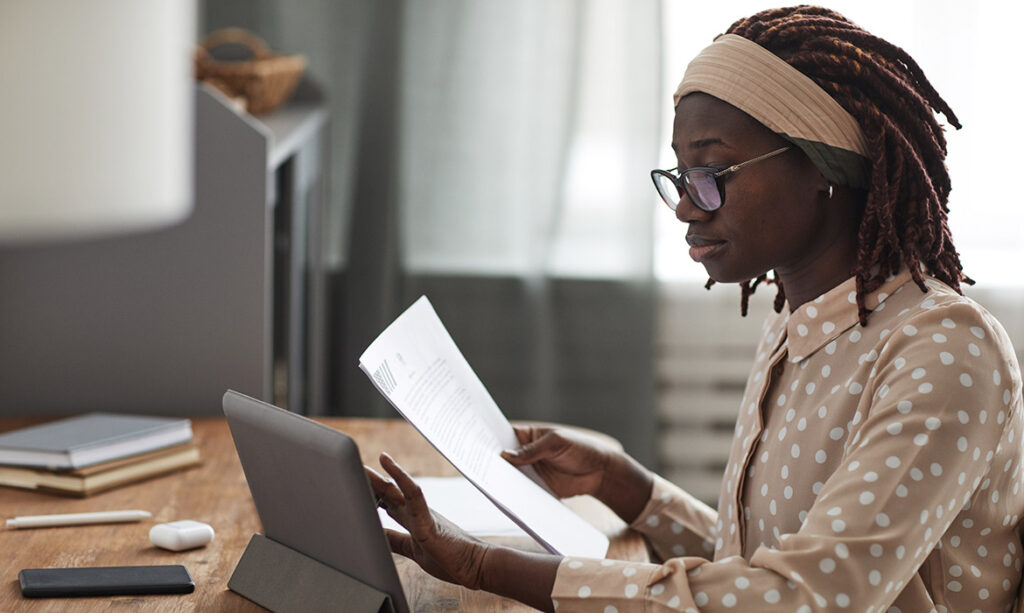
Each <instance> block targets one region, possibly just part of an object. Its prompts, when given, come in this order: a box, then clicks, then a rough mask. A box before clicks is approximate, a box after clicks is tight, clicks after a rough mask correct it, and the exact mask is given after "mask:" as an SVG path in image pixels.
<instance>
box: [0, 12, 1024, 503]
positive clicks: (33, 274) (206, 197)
mask: <svg viewBox="0 0 1024 613" xmlns="http://www.w3.org/2000/svg"><path fill="white" fill-rule="evenodd" d="M824 4H825V5H826V6H829V7H830V8H834V9H836V10H838V11H840V12H842V13H844V14H845V15H847V16H848V17H849V18H851V19H853V20H854V21H856V22H858V23H859V24H861V25H862V26H864V27H865V28H866V29H868V30H870V31H872V32H873V33H875V34H878V35H880V36H882V37H884V38H887V39H889V40H890V41H892V42H895V43H896V44H898V45H900V46H902V47H904V48H905V49H906V50H907V51H908V52H909V53H910V54H911V55H912V56H913V57H914V58H915V59H917V60H918V62H919V64H920V65H921V66H922V67H923V69H924V70H925V72H926V74H927V75H928V76H929V78H930V79H931V81H932V83H933V84H934V85H935V87H936V88H937V89H938V91H939V92H940V93H941V94H942V95H943V96H944V97H945V98H946V100H947V101H948V102H949V103H950V105H951V107H952V108H953V109H954V111H955V112H956V113H957V115H958V116H959V118H960V120H961V121H962V123H963V125H964V129H963V130H961V131H959V132H956V131H952V130H951V131H950V132H949V134H948V136H949V142H950V144H949V149H950V154H949V158H948V164H949V167H950V169H951V173H952V177H953V183H954V190H953V195H952V198H951V208H952V211H953V212H952V213H951V217H950V219H951V225H952V230H953V235H954V239H955V240H956V242H957V245H958V247H959V249H960V251H961V255H962V258H963V261H964V265H965V270H966V272H967V273H968V274H969V275H970V276H971V277H973V278H974V279H975V280H977V281H978V285H977V287H976V288H971V289H970V290H968V293H969V294H971V295H974V296H975V297H976V298H977V299H978V300H979V301H981V302H982V303H983V304H985V305H986V306H988V307H989V308H990V310H992V311H993V312H994V313H995V314H996V316H997V317H999V318H1000V319H1001V321H1002V322H1003V324H1004V325H1005V326H1006V327H1007V329H1008V330H1009V331H1010V333H1011V336H1012V337H1013V338H1014V341H1015V343H1016V346H1017V347H1018V348H1021V347H1024V275H1022V274H1021V273H1020V270H1019V268H1018V262H1020V261H1022V259H1024V211H1022V207H1021V206H1020V204H1021V203H1020V197H1019V195H1018V190H1017V189H1016V186H1015V183H1014V180H1013V179H1014V178H1015V176H1016V174H1018V173H1017V172H1016V170H1015V168H1014V162H1015V155H1014V153H1015V145H1016V143H1017V142H1019V139H1020V137H1021V136H1022V129H1021V126H1020V121H1019V119H1018V118H1017V114H1016V112H1015V111H1016V108H1015V107H1016V100H1017V96H1016V95H1015V93H1016V89H1017V88H1016V84H1015V83H1014V81H1015V79H1014V75H1015V70H1016V69H1015V68H1014V67H1013V64H1012V61H1013V58H1015V57H1016V56H1017V55H1018V54H1017V52H1016V50H1015V49H1012V48H1011V44H1012V41H1011V40H1008V38H1009V37H1007V36H1006V35H1005V33H1004V32H1005V26H1004V24H1009V23H1017V22H1019V20H1020V18H1021V17H1022V16H1024V15H1022V13H1024V8H1021V7H1020V6H1019V5H1018V4H1017V3H1009V2H996V1H994V0H990V1H979V2H974V3H970V4H968V5H965V4H964V3H962V2H961V3H957V2H952V1H925V0H918V1H911V0H906V1H891V0H890V1H887V2H882V1H874V0H872V1H867V0H857V1H835V2H824ZM764 8H769V5H768V4H765V3H764V2H763V1H762V2H748V1H746V0H733V1H729V2H717V3H694V2H689V1H684V0H628V1H627V0H575V1H569V0H566V1H559V2H551V1H548V0H520V1H517V2H499V1H497V0H404V1H402V0H306V1H305V2H285V1H284V0H206V1H205V2H200V3H199V4H198V5H197V7H196V14H195V21H196V24H197V27H196V32H195V34H196V38H195V40H194V41H193V43H194V42H196V41H198V40H200V39H202V37H203V36H204V35H206V34H208V33H211V32H215V31H219V30H221V29H223V28H229V27H231V28H243V29H245V30H247V31H248V32H251V33H252V34H254V35H256V36H258V37H259V38H260V39H262V40H263V41H265V43H266V44H267V46H268V47H269V48H270V49H272V50H274V51H275V52H277V53H280V54H298V55H301V56H303V57H304V58H305V61H306V63H305V70H304V72H303V76H302V80H301V82H300V83H299V84H298V87H297V89H296V90H295V93H294V95H293V96H292V97H291V98H290V99H289V101H288V102H287V103H285V105H284V106H283V107H281V108H280V109H277V110H275V111H273V112H269V113H263V114H249V113H246V112H245V111H241V110H239V109H238V107H237V101H233V100H232V99H231V96H230V95H229V96H225V95H223V92H222V91H219V90H218V89H217V88H216V87H211V86H210V85H209V84H207V85H203V86H200V87H198V88H197V89H196V90H195V96H196V109H195V111H196V115H195V120H194V125H195V158H194V173H193V175H194V179H195V191H196V197H195V209H194V211H193V212H192V213H191V216H190V217H189V218H188V220H187V221H185V222H184V223H182V224H179V225H177V226H172V227H169V228H167V229H162V230H151V231H148V232H143V233H141V234H138V233H136V234H132V235H130V236H118V237H108V238H84V239H76V240H73V241H71V242H62V243H59V244H51V243H49V242H44V243H35V244H27V245H26V244H8V245H3V246H0V296H2V297H0V369H2V372H3V373H4V374H3V375H2V378H0V413H2V414H8V415H18V414H25V413H41V414H42V413H67V412H79V411H83V410H93V409H108V410H124V411H133V412H162V413H180V414H195V415H201V414H211V415H213V414H219V412H220V408H219V403H220V393H222V392H223V390H224V389H225V388H227V387H233V388H235V389H239V390H240V391H243V392H247V393H251V394H253V395H257V396H262V397H265V398H268V399H271V400H273V401H274V402H276V403H278V404H279V405H281V406H287V407H288V408H290V409H292V410H296V411H299V412H303V413H306V414H309V415H370V416H393V415H394V412H393V411H392V409H390V408H389V407H388V406H386V404H385V403H384V402H383V401H382V399H381V398H380V397H379V395H378V394H377V392H376V391H375V390H374V388H373V387H372V385H370V383H369V382H368V380H367V379H366V377H365V375H364V374H363V373H362V372H360V371H359V369H358V368H357V361H358V356H359V354H360V353H361V352H362V350H363V349H364V348H365V347H366V346H367V345H368V344H369V343H370V342H371V341H372V340H373V339H374V338H375V337H376V335H377V334H378V333H379V332H380V331H381V330H382V329H383V328H384V327H385V326H386V325H387V324H388V323H389V322H390V321H391V320H392V319H393V318H394V317H395V316H396V315H397V314H399V313H400V312H401V311H402V310H403V309H404V308H405V307H407V306H408V305H409V304H411V303H412V302H413V301H414V300H415V299H416V298H417V297H419V296H420V295H423V294H425V295H427V296H428V297H429V298H430V300H431V301H432V302H433V304H434V306H435V308H436V310H437V312H438V314H439V315H440V317H441V319H442V321H444V322H445V324H446V326H447V327H448V329H449V331H450V332H451V334H452V336H453V338H454V339H455V341H456V343H457V344H458V345H459V347H460V348H461V349H462V351H463V353H464V354H465V355H466V357H467V359H468V361H469V363H470V364H471V365H472V366H473V367H474V369H475V370H476V372H477V374H478V375H479V376H480V378H481V380H482V381H483V382H484V384H485V385H486V386H487V387H488V389H489V390H490V392H491V394H492V395H493V396H494V398H495V400H496V401H497V403H498V405H499V406H500V407H501V408H502V409H503V411H504V412H505V413H506V415H508V416H509V418H511V419H535V420H547V421H556V422H562V423H570V424H576V425H581V426H586V427H591V428H595V429H599V430H602V431H605V432H608V433H609V434H612V435H613V436H615V437H617V438H618V439H619V440H620V441H622V443H623V444H624V446H625V447H626V449H627V450H628V451H630V452H631V453H632V454H634V455H635V456H636V457H638V458H639V459H641V460H642V461H643V462H645V463H646V464H647V465H649V466H652V467H654V468H656V469H659V470H662V471H663V472H664V474H666V475H667V476H668V477H669V478H671V479H674V480H676V481H677V482H679V483H681V484H683V485H685V486H686V487H688V488H690V489H691V491H693V492H694V493H695V494H696V495H698V496H699V497H701V498H704V499H705V500H708V501H713V500H714V499H715V498H716V497H717V489H718V481H719V478H720V475H721V470H722V467H723V466H724V461H725V457H726V455H727V453H728V441H729V438H730V434H731V429H732V424H733V421H734V416H735V411H736V407H737V406H738V401H739V397H740V396H741V394H742V388H743V384H744V381H745V377H746V373H747V370H748V369H749V363H750V360H751V357H752V355H753V347H754V344H755V343H756V342H757V333H758V331H759V328H760V322H761V320H762V319H763V317H764V316H765V315H766V314H767V313H768V312H769V308H770V306H769V305H770V302H771V299H772V297H773V296H772V295H771V292H770V291H762V292H761V293H760V294H759V295H757V296H755V298H756V299H755V300H754V301H753V302H752V306H751V313H750V315H749V316H748V317H747V318H745V319H743V318H740V315H739V290H738V289H737V288H735V287H731V286H716V287H715V288H713V290H712V291H710V292H708V291H705V290H704V289H703V287H702V286H703V284H704V281H705V280H706V277H705V276H704V273H703V269H702V267H700V266H698V265H696V264H694V263H692V262H691V261H690V260H689V258H688V257H687V255H686V248H685V243H684V242H683V240H682V237H683V235H684V233H685V227H684V226H683V225H681V224H679V223H678V222H676V221H675V219H674V217H673V216H672V214H671V213H670V212H669V211H668V210H666V209H665V208H664V206H663V205H661V204H660V201H659V200H658V198H657V196H656V194H655V192H654V190H653V189H652V185H651V184H650V179H649V174H648V173H649V171H650V170H651V169H652V168H655V167H659V168H668V167H672V166H674V165H675V162H674V161H673V159H672V156H671V151H670V149H669V142H670V133H671V118H672V117H671V113H672V109H671V93H672V91H673V90H674V89H675V86H676V83H677V82H678V80H679V79H680V78H681V76H682V74H683V70H684V68H685V66H686V63H687V62H688V61H689V59H690V58H692V57H693V56H694V55H695V54H696V53H697V52H698V51H699V50H700V49H702V48H703V47H704V46H706V45H707V44H709V43H710V42H711V40H712V39H713V38H714V37H715V36H716V35H717V34H719V33H721V32H723V31H724V30H725V29H726V28H727V27H728V26H729V25H730V24H731V23H732V22H733V21H735V20H736V19H739V18H741V17H744V16H746V15H749V14H751V13H753V12H756V11H758V10H761V9H764ZM2 16H3V12H2V9H0V17H2ZM8 16H10V15H8ZM9 51H10V52H11V53H15V52H20V53H22V55H23V56H24V57H25V58H26V59H25V61H31V57H30V56H29V55H28V54H25V53H24V50H9ZM123 51H124V52H125V53H129V52H130V49H124V50H123ZM70 64H71V63H70V62H69V65H68V67H67V69H68V70H72V66H71V65H70ZM2 100H3V98H2V94H0V101H2ZM10 121H13V118H11V119H10ZM97 145H102V142H97ZM57 170H59V169H57ZM4 172H8V173H10V172H13V170H12V166H11V165H7V167H6V168H5V167H4V165H0V182H2V181H3V180H4V179H3V178H2V173H4ZM51 176H53V177H54V180H59V179H58V177H59V174H53V173H51ZM111 180H112V181H116V176H112V177H111ZM0 206H2V203H0Z"/></svg>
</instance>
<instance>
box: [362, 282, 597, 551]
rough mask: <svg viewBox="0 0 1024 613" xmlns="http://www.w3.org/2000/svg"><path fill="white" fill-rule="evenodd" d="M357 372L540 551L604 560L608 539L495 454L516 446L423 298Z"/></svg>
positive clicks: (383, 336) (501, 416)
mask: <svg viewBox="0 0 1024 613" xmlns="http://www.w3.org/2000/svg"><path fill="white" fill-rule="evenodd" d="M359 367H360V368H361V369H362V370H363V372H365V373H366V374H367V376H369V377H370V380H371V381H373V384H374V385H375V386H376V387H377V389H378V390H380V392H381V393H382V394H383V395H384V397H386V398H387V399H388V401H389V402H391V404H392V405H393V406H394V407H395V408H396V409H397V410H398V412H399V413H401V414H402V415H403V416H404V417H405V418H406V419H407V420H409V423H411V424H412V425H413V427H415V428H416V429H417V430H419V432H420V434H422V435H423V436H424V437H425V438H426V439H427V440H428V441H430V443H431V444H432V445H433V446H434V447H435V448H436V449H437V450H438V451H440V452H441V454H442V455H444V457H445V458H447V459H448V461H449V462H451V463H452V465H453V466H455V468H457V469H458V470H459V472H461V473H462V474H463V475H465V477H466V478H467V479H469V481H470V482H471V483H473V485H475V486H476V487H477V488H478V489H479V490H480V491H481V492H483V494H484V495H485V496H487V497H488V498H489V499H490V500H491V502H493V503H494V504H495V505H496V506H497V507H498V508H499V509H501V510H502V511H503V512H504V513H505V514H506V515H507V516H508V517H509V518H510V519H511V520H512V521H514V522H515V523H516V524H517V525H519V526H520V527H521V528H522V529H523V530H524V531H525V532H527V533H528V534H529V535H530V536H532V537H533V538H534V539H536V540H537V542H538V543H540V544H541V546H543V547H544V548H545V549H547V550H548V551H550V552H552V553H559V554H562V555H571V556H582V557H590V558H603V557H604V555H605V553H607V551H608V538H607V537H606V536H605V535H604V534H603V533H602V532H601V531H599V530H598V529H597V528H594V527H593V526H591V525H590V524H589V523H587V521H586V520H584V519H583V518H581V517H580V516H579V515H577V514H576V513H575V512H573V511H572V510H571V509H569V508H568V507H567V506H565V505H564V504H563V503H562V502H561V501H560V500H558V499H557V498H556V497H555V496H553V495H552V494H551V493H550V492H549V491H548V490H546V489H545V488H544V487H542V486H541V485H539V478H537V477H536V473H534V472H533V471H532V470H529V471H525V472H528V473H532V474H533V477H534V479H536V480H537V481H534V480H531V478H530V477H527V476H526V474H524V472H523V471H520V470H519V469H518V468H516V467H514V466H512V465H511V464H509V463H508V462H506V461H505V460H504V459H503V458H502V457H501V455H500V453H501V452H502V451H503V450H505V449H516V448H518V447H519V441H518V439H516V435H515V432H513V430H512V426H511V424H509V423H508V420H507V419H506V418H505V415H504V414H502V412H501V409H499V408H498V405H497V404H495V402H494V400H493V399H492V398H491V395H490V394H489V393H488V392H487V390H486V389H485V388H484V385H483V383H481V382H480V379H479V378H478V377H477V376H476V373H474V372H473V369H472V368H470V366H469V363H468V362H466V358H465V357H463V355H462V352H460V351H459V349H458V347H456V346H455V342H454V341H453V340H452V338H451V336H450V335H449V334H448V331H447V330H445V328H444V325H443V324H442V323H441V320H440V319H438V317H437V313H435V312H434V308H433V307H432V306H431V304H430V301H428V300H427V298H426V297H425V296H422V297H420V299H419V300H417V301H416V302H415V303H414V304H413V305H412V306H411V307H409V308H408V309H407V310H406V311H405V312H404V313H402V314H401V315H399V317H398V319H396V320H395V321H394V322H393V323H392V324H391V325H390V326H388V327H387V329H386V330H384V332H382V333H381V334H380V336H378V337H377V339H376V340H375V341H373V343H372V344H371V345H370V346H369V347H368V348H367V349H366V351H364V352H363V355H362V356H360V358H359Z"/></svg>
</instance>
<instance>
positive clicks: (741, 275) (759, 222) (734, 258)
mask: <svg viewBox="0 0 1024 613" xmlns="http://www.w3.org/2000/svg"><path fill="white" fill-rule="evenodd" d="M789 144H790V143H789V142H788V141H786V140H784V139H783V138H782V137H780V136H778V135H777V134H775V133H774V132H771V131H770V130H768V129H767V128H765V127H764V126H763V125H761V124H760V123H758V122H757V121H755V120H754V119H752V118H751V117H750V116H749V115H747V114H746V113H744V112H742V111H740V110H739V109H737V108H736V107H734V106H732V105H729V104H726V103H724V102H722V101H721V100H719V99H717V98H714V97H712V96H709V95H707V94H702V93H695V94H690V95H688V96H685V97H684V98H683V99H682V100H680V101H679V105H678V106H677V107H676V118H675V123H674V125H673V132H672V149H673V151H675V153H676V158H677V160H678V163H679V167H680V168H689V167H692V166H713V167H727V166H731V165H733V164H738V163H740V162H745V161H747V160H750V159H753V158H755V157H757V156H759V155H762V154H764V153H767V152H769V151H774V150H775V149H778V148H780V147H785V146H786V145H789ZM860 200H861V196H860V195H859V194H858V193H857V192H855V191H852V190H849V189H846V188H843V187H840V186H833V194H832V198H829V196H828V182H827V181H826V180H825V178H824V177H823V176H822V175H821V173H820V172H819V171H818V169H817V168H816V167H815V166H814V164H812V163H811V161H810V160H809V159H808V158H807V156H805V155H804V154H803V152H802V151H800V150H799V149H797V148H796V147H793V148H791V149H790V150H789V151H788V152H786V153H784V154H782V155H779V156H776V157H774V158H771V159H768V160H765V161H763V162H758V163H756V164H753V165H751V166H749V167H746V168H744V169H742V170H740V171H739V172H737V173H736V174H734V175H732V176H731V177H728V178H727V179H726V183H725V200H724V203H723V205H722V208H720V209H718V210H717V211H712V212H708V211H704V210H702V209H699V208H697V207H696V206H694V205H693V203H691V202H690V199H689V198H686V197H684V198H683V199H682V201H681V202H680V203H679V207H678V208H677V209H676V217H677V218H678V219H679V221H682V222H684V223H686V224H688V228H687V232H686V237H687V242H689V243H690V244H691V245H694V244H709V243H711V244H717V243H719V242H721V246H720V247H719V248H716V249H714V250H713V251H711V252H710V253H709V254H708V256H707V257H706V258H705V259H703V261H702V262H701V263H702V264H703V265H704V268H705V269H706V270H707V272H708V275H709V276H710V277H711V278H712V279H714V280H715V281H716V282H719V283H738V282H741V281H746V280H748V279H754V278H756V277H758V276H759V275H761V274H763V273H766V272H768V271H771V270H774V271H775V274H776V275H777V276H778V278H779V279H781V280H782V284H783V286H784V287H785V288H786V299H787V300H788V302H789V307H790V309H791V310H795V309H796V308H798V307H799V306H800V305H802V304H804V303H805V302H807V301H809V300H813V299H814V298H817V297H818V296H820V295H821V294H823V293H825V292H827V291H828V290H830V289H832V288H833V287H835V286H836V285H839V284H840V283H842V282H843V281H845V280H846V279H849V278H850V277H851V276H852V275H853V269H854V267H855V265H856V262H857V227H858V225H859V223H860V215H861V211H862V209H863V205H862V204H861V202H860Z"/></svg>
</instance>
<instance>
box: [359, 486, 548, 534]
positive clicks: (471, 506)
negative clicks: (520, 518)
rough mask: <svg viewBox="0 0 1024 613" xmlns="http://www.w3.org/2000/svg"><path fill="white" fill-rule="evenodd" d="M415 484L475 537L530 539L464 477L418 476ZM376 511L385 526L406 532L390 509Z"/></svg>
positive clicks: (437, 508)
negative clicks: (394, 518)
mask: <svg viewBox="0 0 1024 613" xmlns="http://www.w3.org/2000/svg"><path fill="white" fill-rule="evenodd" d="M416 484H417V485H419V486H420V489H421V490H423V496H424V497H425V498H426V499H427V503H428V504H429V505H430V508H431V509H433V510H434V511H437V512H438V513H440V514H441V515H444V516H445V518H447V519H448V521H451V522H453V523H454V524H456V525H458V526H459V527H460V528H462V529H463V530H465V531H466V532H468V533H470V534H472V535H473V536H481V537H487V536H503V537H513V536H514V537H522V538H527V539H528V538H530V535H528V534H527V533H525V532H523V529H522V528H520V527H519V526H517V525H516V524H515V522H513V521H512V520H511V519H509V518H508V516H507V515H505V514H504V513H502V512H501V511H499V510H498V507H496V506H494V504H493V503H492V502H491V501H490V500H488V499H487V497H486V496H484V495H483V494H481V493H480V490H478V489H476V487H474V486H473V484H472V483H470V482H469V481H468V480H466V479H465V478H463V477H416ZM377 512H378V514H379V515H380V523H381V525H382V526H384V527H385V528H389V529H391V530H397V531H398V532H406V530H405V528H403V527H402V526H401V524H399V523H398V522H396V521H395V520H393V519H391V516H390V515H388V512H387V511H385V510H384V509H377Z"/></svg>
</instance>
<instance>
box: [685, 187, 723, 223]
mask: <svg viewBox="0 0 1024 613" xmlns="http://www.w3.org/2000/svg"><path fill="white" fill-rule="evenodd" d="M712 215H714V212H712V211H705V210H704V209H702V208H700V207H698V206H697V205H695V204H694V203H693V201H692V200H690V197H689V196H688V195H687V194H686V192H683V195H682V196H680V197H679V204H677V205H676V219H678V220H679V221H681V222H683V223H691V222H694V221H707V220H709V219H711V216H712Z"/></svg>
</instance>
